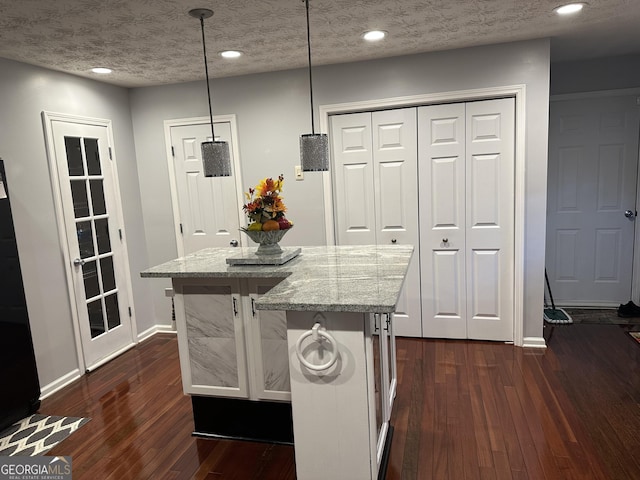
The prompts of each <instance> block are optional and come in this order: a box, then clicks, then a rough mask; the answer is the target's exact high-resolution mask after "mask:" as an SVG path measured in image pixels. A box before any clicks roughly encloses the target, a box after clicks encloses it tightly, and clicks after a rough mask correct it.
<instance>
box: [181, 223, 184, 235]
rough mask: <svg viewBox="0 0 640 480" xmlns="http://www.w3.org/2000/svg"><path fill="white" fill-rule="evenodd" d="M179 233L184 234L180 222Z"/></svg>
mask: <svg viewBox="0 0 640 480" xmlns="http://www.w3.org/2000/svg"><path fill="white" fill-rule="evenodd" d="M180 235H184V231H183V230H182V224H180Z"/></svg>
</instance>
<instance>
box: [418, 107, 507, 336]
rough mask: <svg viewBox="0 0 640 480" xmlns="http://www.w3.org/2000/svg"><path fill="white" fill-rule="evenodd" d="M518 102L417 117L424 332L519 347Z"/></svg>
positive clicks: (421, 112)
mask: <svg viewBox="0 0 640 480" xmlns="http://www.w3.org/2000/svg"><path fill="white" fill-rule="evenodd" d="M514 113H515V110H514V101H513V99H500V100H485V101H479V102H470V103H467V104H450V105H434V106H428V107H420V108H419V109H418V128H419V137H418V138H419V147H418V149H419V178H420V230H421V233H420V251H421V253H422V265H421V269H422V282H423V292H422V302H423V304H422V313H423V332H424V335H425V336H428V337H440V338H472V339H483V340H503V341H511V340H513V279H514V266H513V265H514V259H513V256H514V245H513V242H514V219H513V215H514V172H515V170H514V154H515V138H514V131H515V126H514Z"/></svg>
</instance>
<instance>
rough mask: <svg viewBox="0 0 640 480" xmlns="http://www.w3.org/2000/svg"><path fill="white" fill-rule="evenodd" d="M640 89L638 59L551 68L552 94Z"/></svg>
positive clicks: (559, 65) (633, 56)
mask: <svg viewBox="0 0 640 480" xmlns="http://www.w3.org/2000/svg"><path fill="white" fill-rule="evenodd" d="M635 87H640V55H624V56H619V57H608V58H595V59H592V60H582V61H576V62H562V63H552V64H551V94H552V95H559V94H562V93H579V92H594V91H598V90H616V89H621V88H635Z"/></svg>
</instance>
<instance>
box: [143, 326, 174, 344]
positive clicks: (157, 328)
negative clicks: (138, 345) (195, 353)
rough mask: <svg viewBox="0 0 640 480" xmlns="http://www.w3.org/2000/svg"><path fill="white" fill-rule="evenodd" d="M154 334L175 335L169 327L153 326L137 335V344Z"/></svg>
mask: <svg viewBox="0 0 640 480" xmlns="http://www.w3.org/2000/svg"><path fill="white" fill-rule="evenodd" d="M156 333H174V334H175V333H177V332H176V330H175V329H174V328H173V327H172V326H171V325H154V326H153V327H151V328H149V329H147V330H145V331H144V332H142V333H140V334H138V342H143V341H145V340H146V339H148V338H151V337H153V336H154V335H155V334H156Z"/></svg>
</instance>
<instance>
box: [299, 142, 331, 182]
mask: <svg viewBox="0 0 640 480" xmlns="http://www.w3.org/2000/svg"><path fill="white" fill-rule="evenodd" d="M300 161H301V163H302V170H304V171H305V172H324V171H327V170H329V137H327V134H326V133H307V134H305V135H300Z"/></svg>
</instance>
